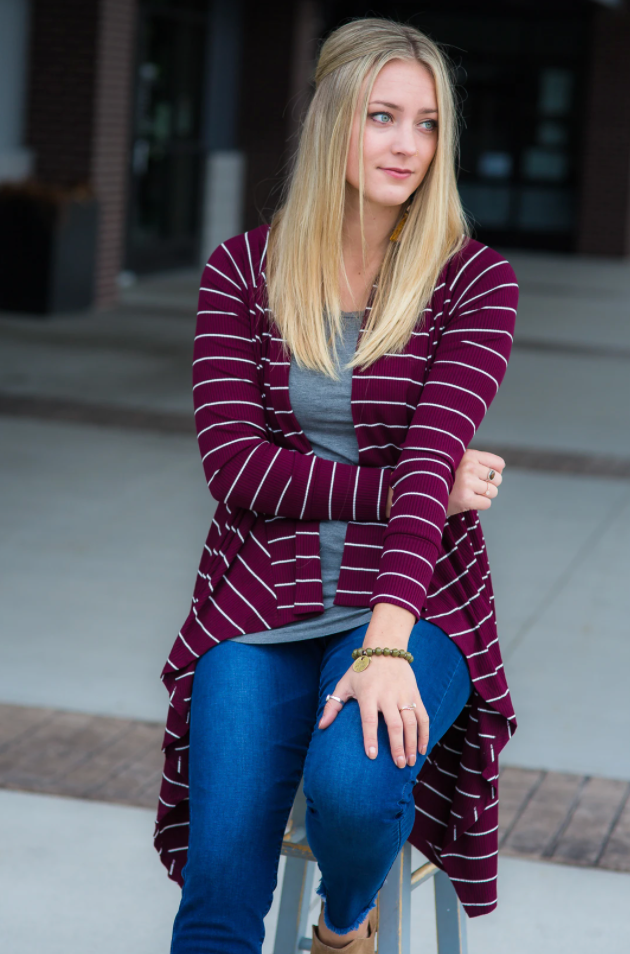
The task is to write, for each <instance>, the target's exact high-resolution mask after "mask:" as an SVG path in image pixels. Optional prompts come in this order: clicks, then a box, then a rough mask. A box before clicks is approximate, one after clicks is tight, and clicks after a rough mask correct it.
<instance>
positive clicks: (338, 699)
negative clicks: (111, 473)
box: [326, 692, 343, 705]
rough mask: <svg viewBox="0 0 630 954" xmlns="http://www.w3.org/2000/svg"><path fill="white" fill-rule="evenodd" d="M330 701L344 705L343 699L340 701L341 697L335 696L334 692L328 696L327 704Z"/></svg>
mask: <svg viewBox="0 0 630 954" xmlns="http://www.w3.org/2000/svg"><path fill="white" fill-rule="evenodd" d="M329 699H334V700H335V702H340V703H341V705H343V699H340V698H339V696H333V694H332V692H329V693H328V695H327V696H326V702H328V700H329Z"/></svg>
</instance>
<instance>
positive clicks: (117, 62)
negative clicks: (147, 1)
mask: <svg viewBox="0 0 630 954" xmlns="http://www.w3.org/2000/svg"><path fill="white" fill-rule="evenodd" d="M136 20H137V9H136V3H135V0H100V19H99V31H98V46H97V53H96V83H95V90H94V128H93V134H92V170H91V180H92V185H93V188H94V191H95V193H96V197H97V199H98V201H99V208H100V227H99V234H98V244H97V252H96V255H97V258H96V289H95V297H96V304H97V306H101V307H102V306H106V305H109V304H111V303H112V302H113V301H114V300H115V298H116V294H117V286H116V277H117V275H118V273H119V272H120V270H121V268H122V262H123V256H124V245H125V236H126V211H127V188H128V181H129V152H130V148H131V122H132V108H133V88H134V72H135V40H136Z"/></svg>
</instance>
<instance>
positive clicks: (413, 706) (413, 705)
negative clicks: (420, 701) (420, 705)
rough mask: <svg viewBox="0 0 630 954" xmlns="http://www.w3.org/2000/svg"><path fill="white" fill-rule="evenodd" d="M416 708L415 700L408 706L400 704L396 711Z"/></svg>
mask: <svg viewBox="0 0 630 954" xmlns="http://www.w3.org/2000/svg"><path fill="white" fill-rule="evenodd" d="M416 708H417V706H416V704H415V702H412V703H411V705H410V706H401V707H400V709H399V710H398V711H399V712H402V711H403V709H416Z"/></svg>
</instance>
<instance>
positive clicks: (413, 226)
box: [266, 18, 469, 379]
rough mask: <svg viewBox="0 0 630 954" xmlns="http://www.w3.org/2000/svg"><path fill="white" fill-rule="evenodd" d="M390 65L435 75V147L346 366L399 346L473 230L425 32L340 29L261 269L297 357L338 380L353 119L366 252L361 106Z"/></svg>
mask: <svg viewBox="0 0 630 954" xmlns="http://www.w3.org/2000/svg"><path fill="white" fill-rule="evenodd" d="M394 59H397V60H407V61H410V60H412V61H413V60H415V61H416V62H418V63H420V64H422V66H424V67H426V68H427V69H428V70H429V72H430V73H431V76H432V77H433V80H434V83H435V91H436V98H437V108H438V142H437V148H436V152H435V155H434V157H433V159H432V161H431V164H430V166H429V169H428V170H427V173H426V175H425V177H424V180H423V181H422V182H421V184H420V185H419V187H418V188H417V189H416V191H415V193H414V194H413V197H412V199H411V205H410V207H409V214H408V218H407V220H406V222H405V225H404V227H403V229H402V233H401V235H400V238H399V240H398V241H392V242H389V248H388V250H387V252H386V254H385V258H384V261H383V263H382V265H381V268H380V271H379V275H378V278H377V289H376V292H375V295H374V299H373V301H372V305H371V310H370V312H369V317H368V319H367V321H366V324H365V330H364V334H363V335H362V336H361V340H360V342H359V345H358V348H357V351H356V353H355V355H354V357H353V358H352V360H351V361H350V362H348V364H346V365H345V367H346V368H351V367H355V366H360V367H362V368H367V367H369V366H370V365H371V364H373V363H374V362H375V361H377V360H378V358H380V357H381V356H382V355H384V354H386V353H394V354H395V353H399V352H400V351H402V350H403V349H404V347H405V346H406V344H407V342H408V341H409V339H410V337H411V333H412V331H413V330H414V328H415V327H416V325H417V324H418V322H419V321H420V322H421V321H422V318H423V309H424V308H425V307H426V305H427V302H428V301H429V299H430V297H431V294H432V291H433V289H434V286H435V284H436V282H437V278H438V275H439V274H440V271H441V270H442V268H443V266H444V265H445V263H446V262H447V261H448V259H449V258H450V257H451V256H452V255H453V254H455V252H457V251H458V250H459V249H460V248H461V246H462V245H463V244H464V242H465V240H466V238H467V236H468V234H469V227H468V223H467V221H466V217H465V215H464V212H463V209H462V206H461V202H460V199H459V194H458V191H457V182H456V176H455V160H456V155H457V142H458V116H457V109H456V101H455V93H454V80H453V76H452V68H451V66H450V64H449V61H448V60H447V58H446V57H445V55H444V54H443V53H442V51H441V50H440V49H439V47H438V46H437V45H436V44H435V43H434V42H433V41H432V40H431V39H429V37H427V36H425V35H424V34H423V33H421V32H420V31H419V30H417V29H415V28H414V27H412V26H408V25H406V24H402V23H396V22H393V21H390V20H385V19H377V18H365V19H359V20H354V21H352V22H350V23H347V24H345V25H344V26H341V27H339V28H338V29H337V30H335V31H334V32H333V33H331V35H330V36H329V37H328V38H327V40H326V41H325V42H324V44H323V46H322V48H321V51H320V54H319V59H318V62H317V67H316V70H315V93H314V95H313V98H312V100H311V103H310V106H309V108H308V111H307V113H306V116H305V118H304V122H303V126H302V130H301V133H300V138H299V143H298V147H297V152H296V156H295V160H294V165H293V169H292V172H291V174H290V176H289V178H288V180H287V184H286V187H285V193H284V197H283V201H282V203H281V205H280V207H279V209H278V210H277V211H276V213H275V215H274V216H273V218H272V221H271V230H270V234H269V246H268V254H267V269H266V273H267V287H268V295H269V308H270V311H271V316H272V318H273V321H274V322H275V324H276V326H277V328H278V329H279V331H280V333H281V334H282V336H283V337H284V339H285V340H286V343H287V345H288V347H289V349H290V351H291V352H292V353H293V355H294V356H295V359H296V361H297V362H298V364H300V365H301V366H303V367H307V368H310V369H311V370H313V371H321V372H322V373H324V374H327V375H329V376H330V377H331V378H335V379H336V378H338V372H337V363H338V362H337V341H338V340H339V338H340V337H341V334H342V318H341V296H340V285H339V273H340V268H341V266H342V262H343V254H342V226H343V217H344V204H345V190H346V166H347V161H348V150H349V144H350V135H351V130H352V124H353V119H354V116H355V113H356V110H357V109H360V110H361V115H360V119H361V124H360V132H359V214H360V225H361V234H362V242H363V252H364V254H365V247H366V244H365V236H364V232H363V221H364V219H363V203H364V182H365V179H364V175H365V173H364V163H363V137H364V130H365V121H366V115H367V104H368V101H369V97H370V94H371V91H372V87H373V85H374V81H375V79H376V76H377V75H378V73H379V72H380V70H381V69H382V68H383V67H384V66H385V64H386V63H388V62H389V61H390V60H394ZM366 79H367V85H366V91H365V95H364V97H363V101H362V102H361V103H359V97H360V93H361V87H362V85H363V83H364V81H365V80H366Z"/></svg>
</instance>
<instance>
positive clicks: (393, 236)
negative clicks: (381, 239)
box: [389, 202, 411, 242]
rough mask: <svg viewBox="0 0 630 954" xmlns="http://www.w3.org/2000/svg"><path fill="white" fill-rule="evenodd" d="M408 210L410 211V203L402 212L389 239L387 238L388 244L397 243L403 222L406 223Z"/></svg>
mask: <svg viewBox="0 0 630 954" xmlns="http://www.w3.org/2000/svg"><path fill="white" fill-rule="evenodd" d="M410 209H411V202H410V203H409V205H408V206H407V208H406V209H405V211H404V213H403V217H402V219H401V220H400V222H399V223H398V225H397V226H396V228H395V229H394V231H393V232H392V234H391V235H390V237H389V240H390V242H397V241H398V240H399V239H400V233H401V232H402V230H403V226H404V224H405V222H406V221H407V219H408V218H409V210H410Z"/></svg>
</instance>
